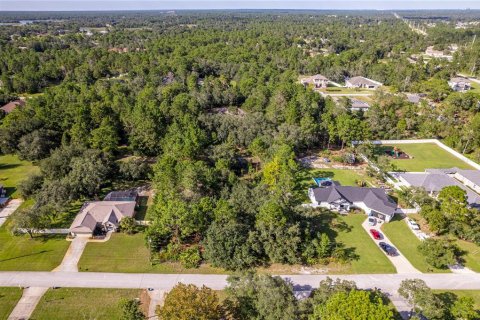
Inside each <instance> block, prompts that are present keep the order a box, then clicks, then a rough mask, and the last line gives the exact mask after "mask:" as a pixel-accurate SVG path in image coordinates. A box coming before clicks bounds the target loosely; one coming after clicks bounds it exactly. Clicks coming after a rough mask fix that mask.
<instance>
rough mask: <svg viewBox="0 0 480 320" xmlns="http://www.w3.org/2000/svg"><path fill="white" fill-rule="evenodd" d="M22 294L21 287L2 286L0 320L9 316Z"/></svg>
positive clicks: (0, 290)
mask: <svg viewBox="0 0 480 320" xmlns="http://www.w3.org/2000/svg"><path fill="white" fill-rule="evenodd" d="M21 296H22V290H21V289H20V288H11V287H8V288H7V287H3V288H2V287H0V320H5V319H7V318H8V316H9V315H10V313H11V312H12V310H13V308H14V307H15V305H16V304H17V302H18V300H19V299H20V297H21Z"/></svg>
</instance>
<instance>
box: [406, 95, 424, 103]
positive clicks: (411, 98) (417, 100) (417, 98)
mask: <svg viewBox="0 0 480 320" xmlns="http://www.w3.org/2000/svg"><path fill="white" fill-rule="evenodd" d="M405 95H406V96H407V101H408V102H410V103H413V104H419V103H420V101H422V99H423V98H425V97H426V96H427V95H426V94H424V93H406V94H405Z"/></svg>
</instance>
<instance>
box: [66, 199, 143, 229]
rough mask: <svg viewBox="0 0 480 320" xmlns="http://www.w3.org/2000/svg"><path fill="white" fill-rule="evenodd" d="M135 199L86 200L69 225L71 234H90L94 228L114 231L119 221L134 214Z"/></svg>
mask: <svg viewBox="0 0 480 320" xmlns="http://www.w3.org/2000/svg"><path fill="white" fill-rule="evenodd" d="M135 206H136V202H135V201H92V202H86V203H85V204H84V205H83V207H82V208H81V209H80V212H79V213H78V215H77V216H76V217H75V220H74V221H73V223H72V225H71V226H70V229H69V230H70V234H72V235H73V236H92V235H93V234H94V232H95V231H96V230H101V231H103V232H107V231H116V230H117V229H118V226H119V224H120V221H121V220H122V219H123V218H125V217H133V216H134V215H135Z"/></svg>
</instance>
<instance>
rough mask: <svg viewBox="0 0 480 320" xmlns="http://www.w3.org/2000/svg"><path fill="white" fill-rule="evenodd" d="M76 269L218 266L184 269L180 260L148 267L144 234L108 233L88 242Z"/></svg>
mask: <svg viewBox="0 0 480 320" xmlns="http://www.w3.org/2000/svg"><path fill="white" fill-rule="evenodd" d="M78 266H79V271H90V272H127V273H135V272H139V273H202V274H222V273H225V272H224V271H223V270H222V269H217V268H213V267H210V266H208V265H201V266H200V267H199V268H198V269H186V268H183V267H182V266H181V264H180V263H173V262H172V263H170V262H169V263H161V264H157V265H154V266H152V265H151V263H150V252H149V250H148V248H147V246H146V245H145V234H143V233H137V234H134V235H127V234H124V233H114V234H112V236H111V238H110V240H108V241H107V242H90V243H88V244H87V247H86V248H85V251H84V252H83V254H82V257H81V258H80V262H79V264H78Z"/></svg>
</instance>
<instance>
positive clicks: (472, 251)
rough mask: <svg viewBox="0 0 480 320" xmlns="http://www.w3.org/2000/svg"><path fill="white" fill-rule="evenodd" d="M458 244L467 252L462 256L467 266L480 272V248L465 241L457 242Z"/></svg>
mask: <svg viewBox="0 0 480 320" xmlns="http://www.w3.org/2000/svg"><path fill="white" fill-rule="evenodd" d="M456 244H457V245H458V246H459V247H460V249H461V250H462V251H464V252H465V254H464V255H463V256H462V259H464V260H465V266H466V267H468V268H470V269H472V270H473V271H475V272H480V246H478V245H476V244H475V243H472V242H468V241H464V240H457V241H456Z"/></svg>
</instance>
